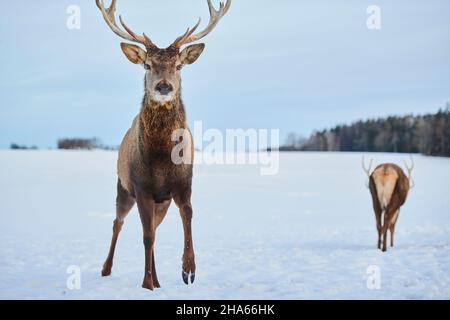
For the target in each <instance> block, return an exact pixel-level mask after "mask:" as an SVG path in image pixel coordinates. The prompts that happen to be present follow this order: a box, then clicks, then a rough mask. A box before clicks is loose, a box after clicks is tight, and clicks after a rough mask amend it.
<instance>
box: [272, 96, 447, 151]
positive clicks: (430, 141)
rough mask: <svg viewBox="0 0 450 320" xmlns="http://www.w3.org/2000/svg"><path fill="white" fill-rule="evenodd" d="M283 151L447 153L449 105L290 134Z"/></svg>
mask: <svg viewBox="0 0 450 320" xmlns="http://www.w3.org/2000/svg"><path fill="white" fill-rule="evenodd" d="M280 150H282V151H357V152H398V153H422V154H425V155H430V156H446V157H449V156H450V106H449V105H448V104H447V107H446V109H445V110H440V111H439V112H438V113H436V114H429V115H423V116H413V115H409V116H403V117H388V118H381V119H376V120H367V121H358V122H355V123H353V124H351V125H340V126H337V127H335V128H333V129H330V130H323V131H319V132H315V133H313V134H312V136H311V137H310V138H309V139H304V138H300V137H296V136H295V135H294V134H291V135H289V137H288V140H287V142H286V145H284V146H283V147H282V148H280Z"/></svg>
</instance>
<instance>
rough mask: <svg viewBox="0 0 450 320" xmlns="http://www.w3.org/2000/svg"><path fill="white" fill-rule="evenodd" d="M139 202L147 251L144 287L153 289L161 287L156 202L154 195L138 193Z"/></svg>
mask: <svg viewBox="0 0 450 320" xmlns="http://www.w3.org/2000/svg"><path fill="white" fill-rule="evenodd" d="M137 204H138V208H139V216H140V217H141V223H142V231H143V235H144V236H143V240H144V252H145V269H144V281H143V283H142V287H143V288H145V289H149V290H153V289H154V288H158V287H159V283H158V279H157V277H156V276H155V277H154V276H153V275H154V274H155V275H156V271H155V270H154V269H155V262H154V246H155V234H156V224H155V202H154V200H153V197H152V196H148V195H144V194H141V193H138V194H137Z"/></svg>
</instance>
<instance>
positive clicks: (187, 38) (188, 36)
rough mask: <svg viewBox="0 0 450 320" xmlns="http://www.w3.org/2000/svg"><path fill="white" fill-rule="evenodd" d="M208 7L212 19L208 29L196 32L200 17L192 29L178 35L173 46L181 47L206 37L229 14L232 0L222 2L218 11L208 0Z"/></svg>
mask: <svg viewBox="0 0 450 320" xmlns="http://www.w3.org/2000/svg"><path fill="white" fill-rule="evenodd" d="M208 7H209V14H210V19H209V23H208V26H207V27H206V29H205V30H203V31H201V32H199V33H197V34H194V32H195V30H197V28H198V26H199V25H200V22H201V19H199V20H198V23H197V24H196V25H195V26H194V27H193V28H192V29H187V31H186V33H185V34H183V35H182V36H180V37H178V38H177V39H176V40H175V42H174V43H173V44H172V46H175V47H178V48H179V47H181V46H183V45H185V44H188V43H192V42H195V41H198V40H200V39H202V38H204V37H206V36H207V35H208V34H209V33H211V31H213V30H214V28H215V27H216V26H217V24H218V23H219V21H220V19H222V18H223V17H224V16H225V15H226V14H227V12H228V10H229V9H230V7H231V0H227V3H226V4H224V3H223V2H221V3H220V7H219V10H218V11H217V10H216V9H215V8H214V6H213V4H212V2H211V0H208Z"/></svg>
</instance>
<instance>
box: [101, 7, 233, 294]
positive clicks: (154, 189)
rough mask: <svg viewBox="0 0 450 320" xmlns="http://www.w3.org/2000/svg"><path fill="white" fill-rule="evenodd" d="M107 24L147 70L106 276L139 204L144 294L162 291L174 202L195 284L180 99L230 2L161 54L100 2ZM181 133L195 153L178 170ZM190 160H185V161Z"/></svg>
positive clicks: (122, 165) (127, 141)
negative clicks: (159, 264)
mask: <svg viewBox="0 0 450 320" xmlns="http://www.w3.org/2000/svg"><path fill="white" fill-rule="evenodd" d="M96 4H97V6H98V8H99V9H100V11H101V12H102V15H103V18H104V20H105V22H106V23H107V25H108V26H109V27H110V29H111V30H112V31H113V32H114V33H115V34H116V35H118V36H119V37H121V38H123V39H125V40H127V41H130V42H134V43H137V44H140V45H143V46H144V48H145V50H144V49H143V48H142V47H140V46H137V45H134V44H129V43H121V48H122V51H123V52H124V54H125V56H126V57H127V58H128V60H130V61H131V62H132V63H134V64H138V65H142V66H143V67H144V68H145V70H146V74H145V95H144V98H143V102H142V106H141V111H140V113H139V115H138V116H137V117H136V118H135V119H134V121H133V124H132V126H131V129H130V130H129V131H128V132H127V134H126V135H125V138H124V140H123V142H122V144H121V146H120V150H119V159H118V175H119V181H118V184H117V201H116V219H115V220H114V227H113V236H112V240H111V246H110V250H109V254H108V257H107V259H106V262H105V263H104V265H103V270H102V275H103V276H109V275H110V274H111V269H112V266H113V258H114V251H115V247H116V243H117V239H118V237H119V233H120V231H121V229H122V226H123V224H124V220H125V217H126V216H127V215H128V213H129V212H130V210H131V208H132V207H133V206H134V204H135V203H137V206H138V210H139V215H140V218H141V222H142V229H143V240H144V250H145V274H144V281H143V284H142V287H143V288H146V289H150V290H153V289H154V288H159V287H160V284H159V282H158V277H157V275H156V269H155V254H154V245H155V236H156V229H157V228H158V226H159V225H160V224H161V222H162V221H163V219H164V218H165V216H166V214H167V210H168V208H169V206H170V204H171V202H172V200H174V202H175V204H176V205H177V207H178V208H179V210H180V215H181V219H182V222H183V229H184V254H183V259H182V278H183V281H184V283H186V284H188V283H189V278H190V280H191V283H193V282H194V279H195V269H196V266H195V255H194V247H193V242H192V231H191V221H192V213H193V212H192V205H191V192H192V189H191V185H192V163H193V159H192V157H193V148H194V146H193V142H192V135H191V134H190V132H189V128H188V125H187V123H186V114H185V109H184V105H183V101H182V99H181V74H180V72H181V69H182V68H183V66H185V65H189V64H192V63H194V62H195V61H196V60H197V59H198V57H199V56H200V55H201V53H202V52H203V49H204V48H205V45H204V44H194V45H190V46H188V47H186V48H184V50H181V47H182V46H184V45H187V44H190V43H193V42H196V41H198V40H200V39H202V38H204V37H205V36H206V35H208V34H209V33H210V32H211V31H212V30H213V29H214V28H215V27H216V26H217V24H218V22H219V21H220V19H222V18H223V16H225V14H226V13H227V12H228V10H229V8H230V6H231V0H227V2H226V4H223V3H220V8H219V10H216V9H215V8H214V6H213V5H212V3H211V0H208V6H209V12H210V21H209V24H208V26H207V27H206V28H205V29H204V30H203V31H201V32H198V33H195V32H196V30H197V28H198V27H199V25H200V20H199V22H198V23H197V24H196V25H195V26H194V27H193V28H192V29H188V30H187V31H186V33H184V34H183V35H182V36H180V37H178V38H177V39H176V40H175V41H174V42H173V43H172V44H171V45H170V46H169V47H168V48H165V49H160V48H158V47H157V46H156V45H154V44H153V42H152V41H151V40H150V38H149V37H147V36H146V35H145V34H143V35H142V36H141V35H137V34H136V33H134V32H133V31H132V30H131V29H130V28H129V27H128V26H127V25H126V24H125V23H124V21H123V19H122V17H121V16H120V17H119V20H120V23H121V25H122V27H123V28H121V27H120V26H119V25H118V24H117V22H116V18H115V10H116V0H113V1H112V3H111V6H110V7H109V8H105V6H104V3H103V0H96ZM176 130H185V131H187V132H188V133H189V134H188V135H187V136H183V139H184V138H186V139H187V143H188V149H189V150H191V151H192V152H191V153H190V154H189V155H184V156H185V157H189V158H190V159H188V161H183V163H181V164H175V163H174V162H173V160H172V150H173V148H174V147H175V144H176V143H177V142H176V141H173V139H172V134H173V132H174V131H176ZM185 160H186V159H185Z"/></svg>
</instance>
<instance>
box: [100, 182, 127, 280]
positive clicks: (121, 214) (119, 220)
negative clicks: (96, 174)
mask: <svg viewBox="0 0 450 320" xmlns="http://www.w3.org/2000/svg"><path fill="white" fill-rule="evenodd" d="M134 204H135V200H134V199H133V197H131V196H130V195H129V193H128V192H127V191H126V190H125V189H124V188H123V187H122V184H121V182H120V180H119V181H118V183H117V199H116V219H115V220H114V226H113V235H112V239H111V246H110V248H109V253H108V257H107V258H106V261H105V263H104V264H103V270H102V276H103V277H107V276H110V275H111V270H112V266H113V260H114V252H115V250H116V244H117V239H118V238H119V234H120V231H122V226H123V223H124V221H125V218H126V216H127V215H128V213H129V212H130V210H131V209H132V208H133V206H134Z"/></svg>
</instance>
